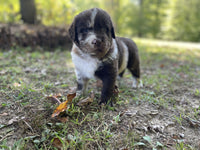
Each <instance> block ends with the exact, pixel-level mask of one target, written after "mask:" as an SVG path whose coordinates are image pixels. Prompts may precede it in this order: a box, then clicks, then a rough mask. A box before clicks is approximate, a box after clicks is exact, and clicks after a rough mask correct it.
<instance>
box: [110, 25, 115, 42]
mask: <svg viewBox="0 0 200 150" xmlns="http://www.w3.org/2000/svg"><path fill="white" fill-rule="evenodd" d="M111 35H112V38H113V39H115V30H114V27H113V26H112V28H111Z"/></svg>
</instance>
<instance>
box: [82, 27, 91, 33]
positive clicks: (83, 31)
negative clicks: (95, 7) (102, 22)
mask: <svg viewBox="0 0 200 150" xmlns="http://www.w3.org/2000/svg"><path fill="white" fill-rule="evenodd" d="M91 30H92V28H83V29H81V30H80V32H81V33H88V32H89V31H91Z"/></svg>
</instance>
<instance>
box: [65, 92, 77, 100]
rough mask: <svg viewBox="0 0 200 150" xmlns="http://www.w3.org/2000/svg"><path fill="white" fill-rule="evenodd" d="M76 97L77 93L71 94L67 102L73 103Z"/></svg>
mask: <svg viewBox="0 0 200 150" xmlns="http://www.w3.org/2000/svg"><path fill="white" fill-rule="evenodd" d="M75 96H76V93H70V94H68V95H67V100H68V101H69V102H71V101H72V100H73V98H74V97H75Z"/></svg>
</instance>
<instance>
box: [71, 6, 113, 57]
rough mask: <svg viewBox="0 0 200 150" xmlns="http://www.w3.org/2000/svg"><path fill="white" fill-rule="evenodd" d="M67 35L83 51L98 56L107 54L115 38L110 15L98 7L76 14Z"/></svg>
mask: <svg viewBox="0 0 200 150" xmlns="http://www.w3.org/2000/svg"><path fill="white" fill-rule="evenodd" d="M69 35H70V37H71V39H72V41H73V42H74V43H75V44H76V45H77V46H78V47H79V48H80V49H81V50H82V51H83V52H84V53H88V54H90V55H91V56H94V57H98V58H103V57H104V56H105V55H106V54H107V52H108V51H109V50H110V48H111V46H112V39H114V38H115V33H114V28H113V24H112V21H111V18H110V16H109V15H108V13H107V12H105V11H104V10H102V9H98V8H93V9H89V10H86V11H83V12H81V13H80V14H78V15H77V16H76V17H75V18H74V21H73V23H72V24H71V26H70V28H69Z"/></svg>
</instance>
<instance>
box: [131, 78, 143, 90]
mask: <svg viewBox="0 0 200 150" xmlns="http://www.w3.org/2000/svg"><path fill="white" fill-rule="evenodd" d="M132 87H133V88H135V89H136V88H142V87H143V83H142V80H140V79H136V78H133V84H132Z"/></svg>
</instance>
